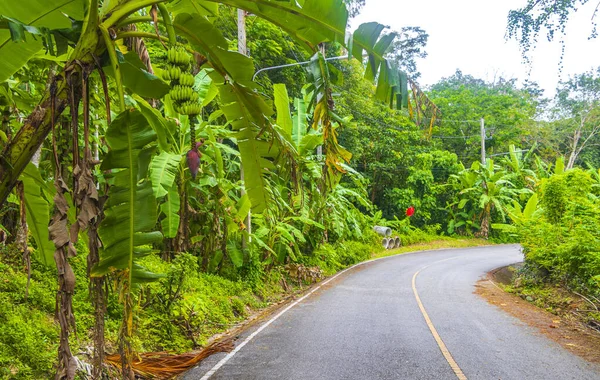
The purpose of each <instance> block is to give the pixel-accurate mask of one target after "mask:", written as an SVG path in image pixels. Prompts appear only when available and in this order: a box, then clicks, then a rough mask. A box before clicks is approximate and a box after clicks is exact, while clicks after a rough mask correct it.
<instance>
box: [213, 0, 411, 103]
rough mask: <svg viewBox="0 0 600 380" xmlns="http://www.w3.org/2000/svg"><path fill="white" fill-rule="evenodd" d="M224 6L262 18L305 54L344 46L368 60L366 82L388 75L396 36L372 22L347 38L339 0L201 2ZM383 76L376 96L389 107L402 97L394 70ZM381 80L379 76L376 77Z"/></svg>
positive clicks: (344, 18) (360, 58)
mask: <svg viewBox="0 0 600 380" xmlns="http://www.w3.org/2000/svg"><path fill="white" fill-rule="evenodd" d="M205 1H211V2H218V3H223V4H227V5H229V6H232V7H236V8H240V9H244V10H245V11H248V12H250V13H252V14H255V15H257V16H259V17H261V18H264V19H266V20H268V21H270V22H272V23H273V24H275V25H277V26H278V27H280V28H281V29H283V30H284V31H285V32H286V33H288V34H289V35H290V36H292V37H293V38H294V39H296V40H297V41H299V42H300V43H301V44H302V45H303V46H305V47H306V48H307V51H309V52H311V53H315V52H316V51H317V50H318V49H317V48H318V45H319V44H320V43H322V42H338V43H340V44H342V45H344V46H345V47H346V48H347V49H348V51H349V55H350V56H354V57H355V58H356V59H358V60H360V61H361V62H362V60H363V58H362V57H363V54H364V53H366V54H367V55H368V57H369V65H368V66H369V67H368V69H367V71H366V74H365V75H366V77H367V79H370V80H373V79H374V78H376V77H378V75H377V74H378V73H381V72H382V71H388V70H387V68H388V65H387V63H388V61H387V60H386V59H385V57H384V55H385V52H386V50H387V48H388V47H389V46H390V44H391V43H392V42H393V40H394V38H395V37H396V34H394V33H388V34H384V35H382V32H383V31H384V29H385V26H383V25H381V24H379V23H376V22H372V23H365V24H362V25H360V26H359V28H358V29H357V30H356V31H355V32H354V33H353V34H350V35H349V36H348V37H347V36H346V30H347V29H348V12H347V10H346V6H345V5H344V1H343V0H305V1H279V0H205ZM392 71H393V74H392V73H391V72H388V73H386V75H385V80H380V81H378V84H377V85H378V87H380V89H379V93H380V96H381V95H382V94H386V95H387V94H388V93H390V94H391V95H390V96H389V99H385V101H386V102H387V101H389V102H390V103H394V102H397V100H398V98H397V96H396V95H397V94H403V90H402V88H400V86H399V85H398V84H396V83H397V82H399V81H397V80H396V78H397V77H398V69H397V68H393V70H392ZM379 77H381V75H379Z"/></svg>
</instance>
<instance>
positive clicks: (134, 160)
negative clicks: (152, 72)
mask: <svg viewBox="0 0 600 380" xmlns="http://www.w3.org/2000/svg"><path fill="white" fill-rule="evenodd" d="M106 141H107V143H108V145H109V147H110V149H111V150H110V151H109V153H108V154H107V155H106V158H105V159H104V161H103V162H102V166H101V168H102V170H105V171H107V170H110V171H111V172H112V176H113V178H112V183H113V185H112V186H111V188H110V191H109V197H108V200H107V201H106V204H105V214H106V217H105V218H104V220H103V221H102V223H101V224H100V229H99V234H100V238H101V239H102V242H103V244H104V247H103V249H102V250H101V251H100V262H99V263H98V264H97V265H96V266H95V267H94V269H93V271H92V276H102V275H105V274H107V273H109V272H115V271H116V272H118V273H119V277H120V278H121V280H122V281H124V282H125V285H126V286H125V289H126V290H125V291H126V292H127V295H126V296H129V294H131V292H132V290H133V289H134V288H135V287H136V285H137V284H139V283H142V282H147V281H153V280H155V279H157V278H159V277H160V276H159V275H157V274H154V273H150V272H149V271H147V270H146V269H145V268H143V267H142V266H140V265H139V264H138V262H137V261H138V260H139V259H140V258H141V257H143V256H145V255H147V254H149V253H151V252H152V249H151V246H150V245H151V244H153V243H157V242H159V241H160V240H161V239H162V235H161V233H160V232H158V231H154V227H155V225H156V219H157V215H156V208H157V207H156V199H155V198H154V195H153V193H152V185H151V183H150V181H148V180H146V179H143V180H142V181H138V171H139V163H138V156H139V155H140V153H141V152H142V151H143V150H144V148H146V147H147V146H148V145H149V144H153V143H155V142H156V133H155V132H154V130H153V129H152V128H151V127H150V126H149V125H148V122H147V121H146V119H145V118H144V116H143V115H142V113H141V112H140V111H139V110H137V109H132V110H126V111H124V112H122V113H121V114H120V115H119V116H118V117H117V118H116V119H115V120H113V122H112V123H111V125H110V126H109V127H108V130H107V132H106Z"/></svg>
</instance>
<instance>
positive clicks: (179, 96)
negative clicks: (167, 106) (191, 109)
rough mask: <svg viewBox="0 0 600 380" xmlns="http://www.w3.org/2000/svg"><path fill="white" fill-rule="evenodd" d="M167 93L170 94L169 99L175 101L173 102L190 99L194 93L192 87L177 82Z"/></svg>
mask: <svg viewBox="0 0 600 380" xmlns="http://www.w3.org/2000/svg"><path fill="white" fill-rule="evenodd" d="M169 95H171V99H172V100H173V101H175V103H183V102H187V101H189V100H191V99H192V98H193V97H194V95H195V93H194V89H193V88H191V87H187V86H182V85H180V84H178V85H175V86H173V88H171V91H169Z"/></svg>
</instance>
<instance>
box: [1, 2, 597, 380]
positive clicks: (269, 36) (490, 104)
mask: <svg viewBox="0 0 600 380" xmlns="http://www.w3.org/2000/svg"><path fill="white" fill-rule="evenodd" d="M364 2H365V1H364V0H296V1H278V0H253V1H250V0H221V1H218V0H172V1H166V0H60V1H59V0H53V1H46V0H22V1H12V0H11V1H3V2H2V3H0V54H1V56H2V58H3V59H2V60H0V110H1V112H2V117H1V125H0V152H1V153H0V274H1V275H0V377H2V378H11V379H12V378H14V379H39V378H51V377H55V378H56V379H74V378H92V379H100V378H128V379H133V378H136V377H138V378H170V377H171V376H174V375H177V374H179V373H181V372H183V371H184V370H185V369H188V368H189V367H190V363H191V362H193V363H196V362H197V361H195V362H194V355H191V356H190V355H188V356H185V355H179V356H177V355H176V354H186V353H189V352H197V351H198V350H200V349H202V348H206V347H207V346H208V347H211V346H209V344H210V343H211V337H213V336H214V335H215V334H218V333H221V332H223V331H225V330H226V329H228V328H230V327H232V326H234V325H236V324H237V323H239V322H241V321H243V320H244V319H245V318H247V317H248V316H249V315H250V314H252V313H254V312H256V311H258V310H262V309H264V308H266V307H268V306H269V305H271V304H273V303H276V302H279V301H280V300H282V299H284V298H285V297H286V295H289V294H292V293H293V292H295V291H298V290H299V289H302V288H303V287H305V286H307V285H310V284H312V283H315V282H318V281H320V280H321V279H323V278H325V277H327V276H331V275H333V274H335V273H337V272H338V271H340V270H342V269H344V268H347V267H348V266H351V265H353V264H356V263H358V262H361V261H365V260H369V259H371V258H373V257H378V256H381V255H386V254H390V253H394V252H396V253H398V252H400V250H395V251H385V250H384V248H383V247H382V245H381V236H379V235H378V234H377V233H375V232H374V231H373V226H376V225H379V226H386V227H390V228H391V229H393V230H394V236H399V237H400V239H401V241H402V245H403V246H405V247H403V248H402V249H404V248H406V249H410V246H411V245H421V246H423V247H424V248H426V249H427V248H436V247H442V246H466V245H479V244H501V243H520V244H521V245H522V247H523V252H524V254H525V266H524V268H523V269H522V271H523V278H524V279H526V281H528V282H529V283H530V284H540V283H550V284H560V285H562V286H564V287H565V288H566V289H570V290H572V291H576V292H578V293H581V294H583V295H585V296H586V297H587V299H589V300H592V301H590V302H592V303H593V304H594V305H596V306H600V301H598V299H599V298H600V148H599V145H600V67H598V68H597V69H594V70H590V71H588V72H582V73H580V74H578V75H575V76H570V77H568V78H563V79H561V81H560V83H559V86H558V88H557V91H556V95H555V96H554V97H552V98H547V97H545V95H544V92H543V91H542V90H541V89H540V88H539V86H538V85H537V84H536V83H533V82H525V83H521V82H519V81H517V80H516V79H513V78H503V77H498V78H496V79H495V80H494V81H493V82H490V81H488V80H485V79H481V78H477V77H474V76H472V75H470V74H468V73H464V72H462V71H461V70H459V69H457V70H456V72H455V73H454V74H453V75H452V76H449V77H446V78H443V79H441V80H440V81H439V82H437V83H436V84H434V85H432V86H428V87H427V88H425V87H421V86H419V77H420V72H419V67H418V62H419V59H421V58H424V57H426V56H427V41H428V37H429V35H428V34H427V31H426V30H423V29H422V28H420V27H418V26H406V27H405V28H403V29H402V30H391V29H389V28H388V27H386V26H384V25H381V24H379V23H377V22H369V23H364V24H361V25H359V26H355V28H354V31H353V32H352V33H350V32H349V30H350V27H349V25H350V23H351V20H352V19H353V17H354V16H356V15H357V14H358V12H359V11H360V9H361V7H362V6H363V5H364ZM544 2H545V1H542V3H544ZM534 3H535V4H537V3H539V2H532V1H529V4H528V5H527V6H525V7H524V8H523V9H519V10H515V11H514V12H511V14H510V15H509V18H508V23H509V24H508V34H509V35H510V36H511V37H512V38H516V39H518V40H519V42H520V43H521V46H522V48H523V50H524V53H526V52H527V51H528V49H530V48H531V46H532V45H533V44H535V42H536V41H535V39H533V38H531V36H532V35H535V36H538V35H539V34H540V33H541V32H542V31H544V30H548V31H549V33H552V32H553V31H555V30H560V25H561V24H560V23H564V22H567V21H568V14H569V12H571V11H573V9H574V7H575V6H576V5H577V4H578V3H579V1H577V0H573V1H568V2H566V3H569V4H571V5H572V7H571V6H570V7H567V8H566V9H564V10H563V11H564V17H561V18H560V23H558V24H544V22H545V20H547V19H548V18H547V17H544V12H546V8H543V7H542V8H540V9H542V11H539V12H541V13H539V12H538V11H537V8H536V5H534ZM542 5H543V4H542ZM535 12H538V13H535ZM557 33H558V32H557ZM332 58H333V59H332ZM482 143H483V147H484V148H483V150H482ZM415 249H418V248H415ZM595 310H598V307H596V309H595ZM586 318H588V320H589V323H590V325H591V326H596V327H598V328H600V313H598V312H592V313H590V314H589V315H587V316H586ZM215 349H218V348H215ZM158 352H160V353H165V352H168V353H169V354H172V356H169V355H163V356H161V358H162V359H164V361H160V360H159V361H158V362H160V363H163V364H162V367H161V368H160V369H159V368H157V366H154V367H153V366H152V365H145V363H152V361H151V360H150V361H148V360H147V361H146V362H144V361H143V360H140V358H141V357H145V356H143V355H145V354H149V353H158ZM201 352H202V351H201ZM150 357H152V355H148V356H147V358H150ZM154 357H156V355H155V356H154ZM169 358H171V359H172V360H171V361H169ZM198 360H200V359H198ZM165 363H167V364H165Z"/></svg>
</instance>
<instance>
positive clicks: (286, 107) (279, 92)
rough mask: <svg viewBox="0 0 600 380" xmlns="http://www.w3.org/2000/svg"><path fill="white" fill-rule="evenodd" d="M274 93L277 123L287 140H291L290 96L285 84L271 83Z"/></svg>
mask: <svg viewBox="0 0 600 380" xmlns="http://www.w3.org/2000/svg"><path fill="white" fill-rule="evenodd" d="M273 92H274V95H275V109H276V110H277V125H279V126H280V127H281V129H282V130H283V132H284V133H285V135H286V137H288V140H291V136H292V129H293V122H292V116H291V115H290V98H289V96H288V92H287V88H286V87H285V84H282V83H278V84H275V85H273Z"/></svg>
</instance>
